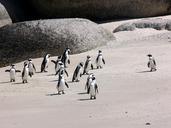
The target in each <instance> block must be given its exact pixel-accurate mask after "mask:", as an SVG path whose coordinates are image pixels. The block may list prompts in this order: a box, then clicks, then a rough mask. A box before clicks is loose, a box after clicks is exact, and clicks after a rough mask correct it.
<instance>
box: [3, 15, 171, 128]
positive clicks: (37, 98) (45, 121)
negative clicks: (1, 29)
mask: <svg viewBox="0 0 171 128" xmlns="http://www.w3.org/2000/svg"><path fill="white" fill-rule="evenodd" d="M167 17H168V18H170V17H171V16H167ZM163 18H166V17H163ZM121 22H127V21H118V22H111V23H105V24H100V25H101V26H103V27H104V28H106V29H109V30H110V31H112V30H113V29H114V28H115V27H117V25H119V24H120V23H121ZM115 36H116V39H117V42H109V43H108V45H107V46H103V47H100V48H97V49H94V50H91V51H88V52H85V53H81V54H77V55H71V56H70V58H71V65H69V67H68V68H67V71H68V72H69V77H68V78H67V77H66V80H67V82H68V84H69V86H70V88H69V89H66V91H65V92H66V94H65V95H56V93H57V90H56V85H57V76H54V64H53V63H50V65H49V69H48V72H47V73H36V74H35V75H34V76H33V78H29V80H28V84H22V83H21V73H18V74H17V79H16V82H15V83H9V74H8V73H5V72H4V71H5V70H6V69H9V67H4V68H0V127H1V128H47V127H61V128H80V127H81V128H88V127H90V128H92V127H95V128H146V127H150V128H170V127H171V122H170V120H171V102H170V101H171V86H170V83H171V75H170V74H171V68H170V67H171V57H170V55H171V39H170V38H169V37H171V32H169V31H166V30H162V31H157V30H154V29H143V30H140V29H137V30H136V31H134V32H129V31H128V32H119V33H117V34H115ZM98 49H101V50H102V51H103V56H104V58H105V60H106V65H105V66H104V68H103V69H99V70H97V69H95V70H91V72H93V73H94V74H95V76H96V79H97V84H98V86H99V94H98V95H97V99H96V100H89V97H90V96H89V95H87V94H85V89H84V88H85V83H86V79H87V76H86V75H85V76H83V77H82V78H81V81H80V82H79V83H72V82H71V79H72V73H73V71H74V69H75V67H76V65H77V64H78V63H79V62H80V61H85V59H86V56H87V55H90V56H92V58H93V62H94V61H95V58H96V56H97V51H98ZM148 53H151V54H153V55H154V57H155V59H156V62H157V71H156V72H148V71H149V69H148V68H147V61H148V58H147V56H146V55H147V54H148ZM51 59H56V57H52V58H51ZM41 61H42V58H37V59H33V62H34V63H35V66H36V68H37V72H39V71H40V64H41ZM22 68H23V62H21V63H17V64H16V69H20V70H22Z"/></svg>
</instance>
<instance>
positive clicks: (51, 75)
mask: <svg viewBox="0 0 171 128" xmlns="http://www.w3.org/2000/svg"><path fill="white" fill-rule="evenodd" d="M46 76H55V74H48V75H46Z"/></svg>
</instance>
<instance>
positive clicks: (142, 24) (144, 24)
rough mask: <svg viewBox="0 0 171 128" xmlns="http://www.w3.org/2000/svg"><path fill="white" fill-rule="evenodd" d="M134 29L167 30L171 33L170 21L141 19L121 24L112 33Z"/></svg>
mask: <svg viewBox="0 0 171 128" xmlns="http://www.w3.org/2000/svg"><path fill="white" fill-rule="evenodd" d="M136 28H139V29H143V28H153V29H156V30H168V31H171V20H170V19H162V18H153V19H149V18H147V19H143V20H138V21H134V22H128V23H124V24H121V25H120V26H118V27H117V28H115V29H114V30H113V32H114V33H116V32H120V31H134V30H135V29H136Z"/></svg>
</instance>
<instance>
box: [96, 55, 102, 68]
mask: <svg viewBox="0 0 171 128" xmlns="http://www.w3.org/2000/svg"><path fill="white" fill-rule="evenodd" d="M101 64H102V56H99V57H98V60H97V66H101Z"/></svg>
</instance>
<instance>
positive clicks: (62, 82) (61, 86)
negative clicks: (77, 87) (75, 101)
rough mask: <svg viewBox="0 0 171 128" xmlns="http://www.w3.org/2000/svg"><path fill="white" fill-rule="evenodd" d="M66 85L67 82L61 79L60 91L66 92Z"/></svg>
mask: <svg viewBox="0 0 171 128" xmlns="http://www.w3.org/2000/svg"><path fill="white" fill-rule="evenodd" d="M64 85H65V80H64V79H61V80H60V83H59V86H58V88H57V89H58V91H63V90H64Z"/></svg>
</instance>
